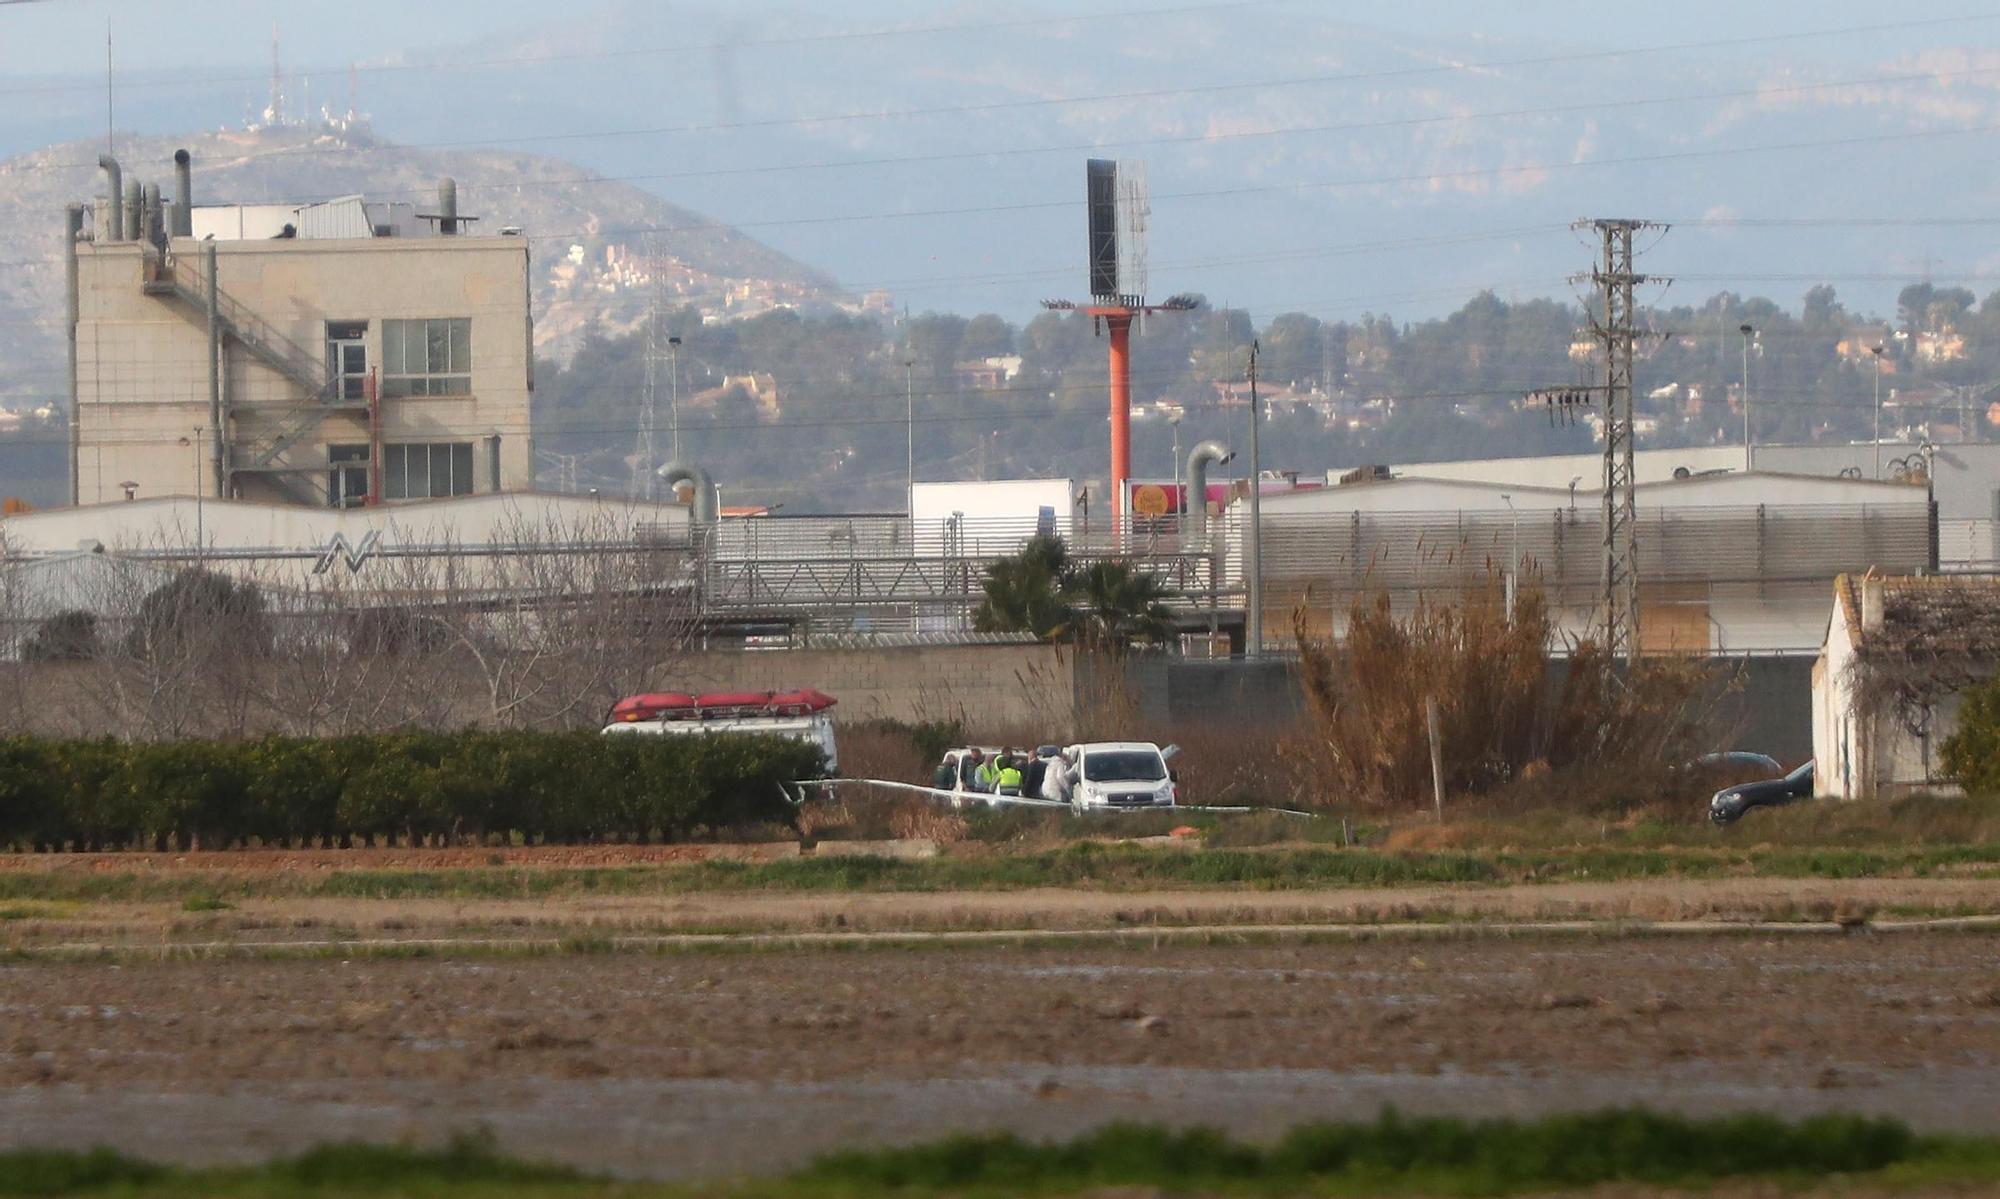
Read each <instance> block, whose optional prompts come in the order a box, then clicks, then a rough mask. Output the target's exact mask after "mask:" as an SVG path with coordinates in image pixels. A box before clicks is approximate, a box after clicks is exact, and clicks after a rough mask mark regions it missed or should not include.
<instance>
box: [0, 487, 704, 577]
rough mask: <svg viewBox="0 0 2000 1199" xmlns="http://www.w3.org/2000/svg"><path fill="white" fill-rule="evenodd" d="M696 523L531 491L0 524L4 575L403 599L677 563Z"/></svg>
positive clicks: (209, 506) (31, 516) (161, 503)
mask: <svg viewBox="0 0 2000 1199" xmlns="http://www.w3.org/2000/svg"><path fill="white" fill-rule="evenodd" d="M691 525H692V516H691V512H690V509H689V508H688V507H687V506H686V505H681V504H671V503H647V502H644V501H628V500H622V499H600V498H598V497H596V496H580V495H552V494H546V493H536V492H525V493H502V494H497V495H476V496H470V497H466V498H462V499H451V500H428V501H423V502H418V503H410V504H393V505H383V506H380V507H375V508H307V507H303V506H299V505H291V504H273V503H257V502H252V501H248V500H210V499H198V498H196V497H192V496H187V495H178V496H168V497H164V498H159V499H137V500H132V501H130V502H120V503H112V504H91V505H85V506H83V507H79V508H52V509H47V510H44V511H38V512H24V513H18V514H15V515H11V516H6V517H4V518H0V565H13V564H21V565H30V564H33V563H36V562H40V561H45V560H50V559H58V558H64V557H68V556H72V555H75V554H77V553H79V552H83V553H89V554H96V555H104V556H108V557H111V558H115V559H121V560H128V561H138V562H145V563H149V564H152V565H154V566H159V567H179V566H193V565H199V566H202V567H204V568H207V569H210V570H216V571H220V572H223V573H227V574H232V575H236V576H239V577H242V578H245V579H250V580H254V581H256V582H258V583H260V584H262V585H264V586H266V587H270V588H275V589H277V590H280V591H285V590H293V591H304V590H308V589H312V588H316V587H320V586H324V585H326V584H327V583H328V582H330V581H339V582H340V583H342V584H343V585H346V586H350V587H353V588H356V589H359V590H362V591H377V592H382V593H385V594H386V593H395V594H397V595H399V596H402V597H404V598H410V597H411V595H410V593H412V592H421V591H425V590H444V589H447V588H449V589H464V588H467V587H477V586H480V585H481V583H482V580H484V579H485V578H486V577H487V576H488V575H489V574H490V572H491V570H492V564H493V563H494V562H496V561H497V560H500V559H502V558H505V557H508V556H513V557H531V558H532V557H540V558H549V557H562V556H574V555H587V554H597V553H602V552H604V551H606V550H607V549H614V548H618V547H632V548H646V549H653V548H656V549H660V550H663V551H672V552H674V553H679V552H681V551H684V550H685V549H686V548H687V547H688V544H689V541H690V536H691V532H690V530H691ZM426 581H428V582H426Z"/></svg>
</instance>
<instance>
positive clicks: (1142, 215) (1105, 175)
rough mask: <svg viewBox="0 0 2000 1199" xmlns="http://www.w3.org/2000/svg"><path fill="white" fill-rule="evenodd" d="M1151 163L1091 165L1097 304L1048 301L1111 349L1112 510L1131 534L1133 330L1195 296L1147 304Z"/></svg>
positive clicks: (1087, 181)
mask: <svg viewBox="0 0 2000 1199" xmlns="http://www.w3.org/2000/svg"><path fill="white" fill-rule="evenodd" d="M1147 196H1148V193H1147V188H1146V168H1145V164H1143V163H1121V162H1115V161H1113V160H1111V159H1108V158H1093V159H1091V160H1090V161H1088V162H1087V163H1085V164H1084V205H1085V209H1086V215H1087V219H1088V224H1089V234H1090V255H1089V258H1090V303H1088V304H1084V305H1078V304H1077V303H1075V302H1074V301H1072V300H1044V301H1043V302H1042V306H1043V307H1044V308H1050V309H1055V310H1058V311H1081V312H1083V313H1085V314H1087V315H1088V316H1089V317H1090V318H1091V320H1092V322H1093V323H1094V324H1095V326H1096V328H1097V330H1098V332H1100V333H1104V334H1108V335H1109V337H1110V345H1111V511H1112V519H1113V521H1114V523H1115V524H1116V525H1117V527H1119V528H1121V529H1122V528H1124V527H1125V523H1126V520H1127V518H1128V517H1129V516H1130V513H1129V512H1127V511H1126V506H1127V504H1128V503H1129V498H1128V496H1127V495H1126V492H1127V491H1129V490H1130V486H1129V485H1130V481H1131V478H1132V326H1133V324H1134V323H1135V322H1137V321H1139V320H1141V319H1142V318H1144V317H1145V316H1146V315H1147V314H1148V313H1154V312H1185V311H1187V310H1189V309H1191V308H1194V307H1195V306H1196V303H1197V301H1196V300H1195V299H1194V298H1193V297H1192V296H1173V297H1170V298H1168V299H1167V300H1166V301H1164V302H1162V303H1159V304H1148V303H1146V223H1147V219H1148V218H1149V217H1150V216H1151V214H1152V207H1151V204H1150V202H1149V200H1148V198H1147Z"/></svg>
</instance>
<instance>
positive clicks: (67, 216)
mask: <svg viewBox="0 0 2000 1199" xmlns="http://www.w3.org/2000/svg"><path fill="white" fill-rule="evenodd" d="M82 235H83V205H81V204H72V205H70V206H69V207H68V208H67V209H65V210H64V212H63V286H64V292H65V296H64V305H63V315H64V317H65V320H64V324H65V326H66V327H67V328H68V330H69V337H68V342H69V346H68V348H69V408H68V409H67V410H65V412H64V413H63V415H64V416H65V417H66V418H67V419H68V421H69V472H68V473H69V502H70V504H71V505H72V506H74V505H75V504H76V502H77V485H78V484H77V473H76V465H77V457H78V453H79V447H80V446H81V444H82V443H81V441H79V440H78V433H77V429H78V427H79V426H78V423H77V419H76V394H77V387H76V322H77V317H78V315H79V312H80V309H79V299H78V296H79V292H78V283H77V261H76V240H77V238H79V237H81V236H82Z"/></svg>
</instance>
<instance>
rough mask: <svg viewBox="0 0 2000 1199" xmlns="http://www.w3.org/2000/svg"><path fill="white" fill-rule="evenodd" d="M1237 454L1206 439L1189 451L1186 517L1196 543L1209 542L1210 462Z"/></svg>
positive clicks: (1220, 444) (1227, 458)
mask: <svg viewBox="0 0 2000 1199" xmlns="http://www.w3.org/2000/svg"><path fill="white" fill-rule="evenodd" d="M1235 456H1236V455H1235V454H1234V453H1232V452H1231V451H1230V449H1229V447H1228V446H1226V445H1223V444H1222V443H1221V442H1219V441H1204V442H1202V443H1201V444H1200V445H1198V446H1196V447H1194V448H1193V449H1192V450H1189V451H1188V460H1187V513H1186V517H1187V521H1188V527H1189V528H1190V529H1192V530H1193V531H1194V541H1195V542H1196V544H1199V545H1204V546H1205V545H1207V544H1208V464H1209V463H1211V462H1227V461H1228V460H1229V459H1231V458H1233V457H1235Z"/></svg>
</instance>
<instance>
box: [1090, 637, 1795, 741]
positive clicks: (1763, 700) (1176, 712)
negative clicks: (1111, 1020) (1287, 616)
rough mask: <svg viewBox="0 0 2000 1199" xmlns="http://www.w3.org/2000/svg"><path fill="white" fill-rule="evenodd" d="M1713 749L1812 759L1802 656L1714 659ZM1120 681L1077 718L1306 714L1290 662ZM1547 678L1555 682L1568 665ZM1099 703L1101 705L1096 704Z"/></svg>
mask: <svg viewBox="0 0 2000 1199" xmlns="http://www.w3.org/2000/svg"><path fill="white" fill-rule="evenodd" d="M1716 666H1717V668H1718V675H1719V676H1720V677H1719V680H1718V682H1719V685H1724V686H1726V687H1728V691H1727V692H1726V693H1725V694H1723V695H1721V696H1720V697H1719V698H1718V699H1717V701H1716V708H1715V714H1716V724H1717V734H1716V735H1717V742H1716V745H1715V748H1716V749H1747V750H1754V751H1757V752H1759V753H1766V754H1770V755H1771V756H1772V757H1775V758H1778V759H1779V760H1781V761H1783V762H1786V763H1787V764H1792V763H1798V762H1803V761H1805V760H1806V759H1807V758H1809V757H1811V756H1812V754H1813V719H1812V703H1813V698H1812V667H1813V659H1812V658H1810V657H1806V656H1803V655H1785V656H1777V655H1759V656H1757V657H1750V658H1741V659H1733V660H1732V659H1718V660H1717V662H1716ZM1120 669H1122V672H1123V673H1122V678H1120V679H1118V680H1116V681H1115V682H1114V681H1113V680H1107V679H1103V678H1101V677H1098V674H1097V672H1099V671H1101V670H1103V667H1101V666H1096V667H1093V666H1088V665H1087V666H1086V667H1084V668H1083V669H1082V670H1080V671H1079V672H1078V694H1079V701H1078V702H1079V713H1078V715H1079V718H1080V719H1087V718H1088V716H1089V714H1090V710H1089V704H1090V702H1091V697H1092V696H1093V695H1097V696H1103V695H1106V694H1111V693H1114V692H1116V691H1117V689H1118V688H1119V687H1122V689H1123V694H1124V696H1125V697H1126V698H1125V704H1126V711H1125V712H1124V713H1123V715H1125V716H1126V717H1127V718H1128V719H1132V720H1135V721H1136V722H1137V723H1138V724H1139V725H1141V726H1149V725H1162V724H1183V723H1188V722H1197V721H1198V722H1204V723H1209V724H1213V725H1215V726H1217V727H1220V728H1245V727H1250V726H1254V725H1260V724H1270V723H1282V722H1287V721H1290V720H1292V719H1295V718H1296V717H1297V716H1298V714H1299V713H1301V712H1303V711H1304V710H1305V693H1304V690H1303V687H1302V684H1301V682H1300V680H1299V674H1298V664H1297V662H1296V661H1295V660H1292V659H1289V658H1267V659H1265V660H1263V661H1260V662H1248V661H1243V660H1240V659H1232V660H1217V661H1193V660H1181V659H1171V658H1165V657H1157V656H1151V655H1133V656H1132V657H1130V658H1127V659H1126V660H1125V662H1124V663H1123V664H1122V667H1121V668H1120ZM1550 669H1551V671H1552V672H1553V673H1554V675H1555V678H1556V680H1557V681H1558V682H1559V681H1560V679H1561V676H1562V672H1563V671H1564V670H1566V669H1568V664H1567V662H1564V661H1561V660H1558V661H1556V662H1555V663H1552V664H1551V667H1550ZM1099 702H1102V701H1101V700H1100V701H1099Z"/></svg>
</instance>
